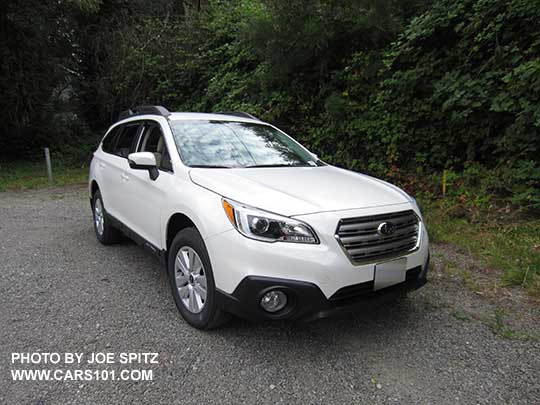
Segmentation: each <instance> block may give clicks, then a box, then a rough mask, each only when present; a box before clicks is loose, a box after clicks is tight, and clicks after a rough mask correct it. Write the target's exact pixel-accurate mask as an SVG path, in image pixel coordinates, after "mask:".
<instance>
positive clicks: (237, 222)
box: [222, 199, 319, 244]
mask: <svg viewBox="0 0 540 405" xmlns="http://www.w3.org/2000/svg"><path fill="white" fill-rule="evenodd" d="M222 202H223V208H224V209H225V213H226V214H227V217H228V218H229V219H230V221H231V223H232V224H233V225H234V227H235V228H236V229H237V230H238V232H240V233H241V234H242V235H244V236H247V237H248V238H251V239H257V240H260V241H264V242H278V241H279V242H293V243H312V244H316V243H319V240H318V239H317V236H316V235H315V232H314V231H313V229H311V227H310V226H309V225H308V224H306V223H304V222H301V221H298V220H296V219H292V218H288V217H282V216H281V215H276V214H272V213H270V212H266V211H263V210H260V209H257V208H252V207H248V206H245V205H242V204H240V203H237V202H234V201H230V200H226V199H223V200H222Z"/></svg>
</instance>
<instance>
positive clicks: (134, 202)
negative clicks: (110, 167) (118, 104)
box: [126, 121, 174, 248]
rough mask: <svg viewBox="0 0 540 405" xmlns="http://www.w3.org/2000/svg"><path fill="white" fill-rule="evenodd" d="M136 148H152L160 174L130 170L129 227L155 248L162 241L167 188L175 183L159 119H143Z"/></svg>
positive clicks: (142, 149) (139, 150)
mask: <svg viewBox="0 0 540 405" xmlns="http://www.w3.org/2000/svg"><path fill="white" fill-rule="evenodd" d="M137 152H152V153H153V154H154V156H155V157H156V163H157V166H158V170H159V176H158V178H157V179H156V180H152V179H151V178H150V176H149V174H148V171H147V170H135V169H131V170H130V174H129V175H130V179H131V181H130V183H129V189H130V191H129V193H130V195H132V196H133V198H132V199H131V200H130V203H129V206H127V207H126V209H127V210H128V211H127V212H128V213H129V216H130V218H133V220H132V225H133V227H132V229H133V230H134V231H135V232H137V233H138V234H139V235H140V236H142V237H143V238H144V239H146V240H147V241H148V242H150V243H151V244H152V245H154V246H155V247H158V248H163V246H162V241H161V212H162V208H163V207H164V206H166V205H167V190H169V189H170V188H171V187H174V183H173V179H174V173H173V167H172V164H171V158H170V154H169V149H168V147H167V145H166V142H165V137H164V136H163V131H162V129H161V126H160V124H159V123H158V122H155V121H146V122H145V123H144V129H143V132H142V135H141V138H140V140H139V142H138V147H137Z"/></svg>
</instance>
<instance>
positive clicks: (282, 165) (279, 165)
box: [242, 164, 307, 169]
mask: <svg viewBox="0 0 540 405" xmlns="http://www.w3.org/2000/svg"><path fill="white" fill-rule="evenodd" d="M305 166H307V165H286V164H275V165H251V166H242V167H243V168H244V169H249V168H253V167H305Z"/></svg>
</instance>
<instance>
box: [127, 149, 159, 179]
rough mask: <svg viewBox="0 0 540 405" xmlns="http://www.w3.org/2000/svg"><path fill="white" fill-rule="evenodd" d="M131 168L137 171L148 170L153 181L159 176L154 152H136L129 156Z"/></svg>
mask: <svg viewBox="0 0 540 405" xmlns="http://www.w3.org/2000/svg"><path fill="white" fill-rule="evenodd" d="M128 163H129V167H131V168H132V169H135V170H148V174H149V175H150V178H151V179H152V180H155V179H157V178H158V176H159V170H158V169H157V163H156V157H155V156H154V154H153V153H152V152H136V153H130V154H129V155H128Z"/></svg>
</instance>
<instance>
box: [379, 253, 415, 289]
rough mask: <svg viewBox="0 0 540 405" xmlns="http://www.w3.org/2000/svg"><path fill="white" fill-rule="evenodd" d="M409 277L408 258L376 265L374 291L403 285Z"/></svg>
mask: <svg viewBox="0 0 540 405" xmlns="http://www.w3.org/2000/svg"><path fill="white" fill-rule="evenodd" d="M406 276H407V258H401V259H397V260H392V261H389V262H384V263H378V264H376V265H375V280H374V283H373V289H374V290H380V289H381V288H385V287H390V286H392V285H394V284H398V283H402V282H404V281H405V279H406Z"/></svg>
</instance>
